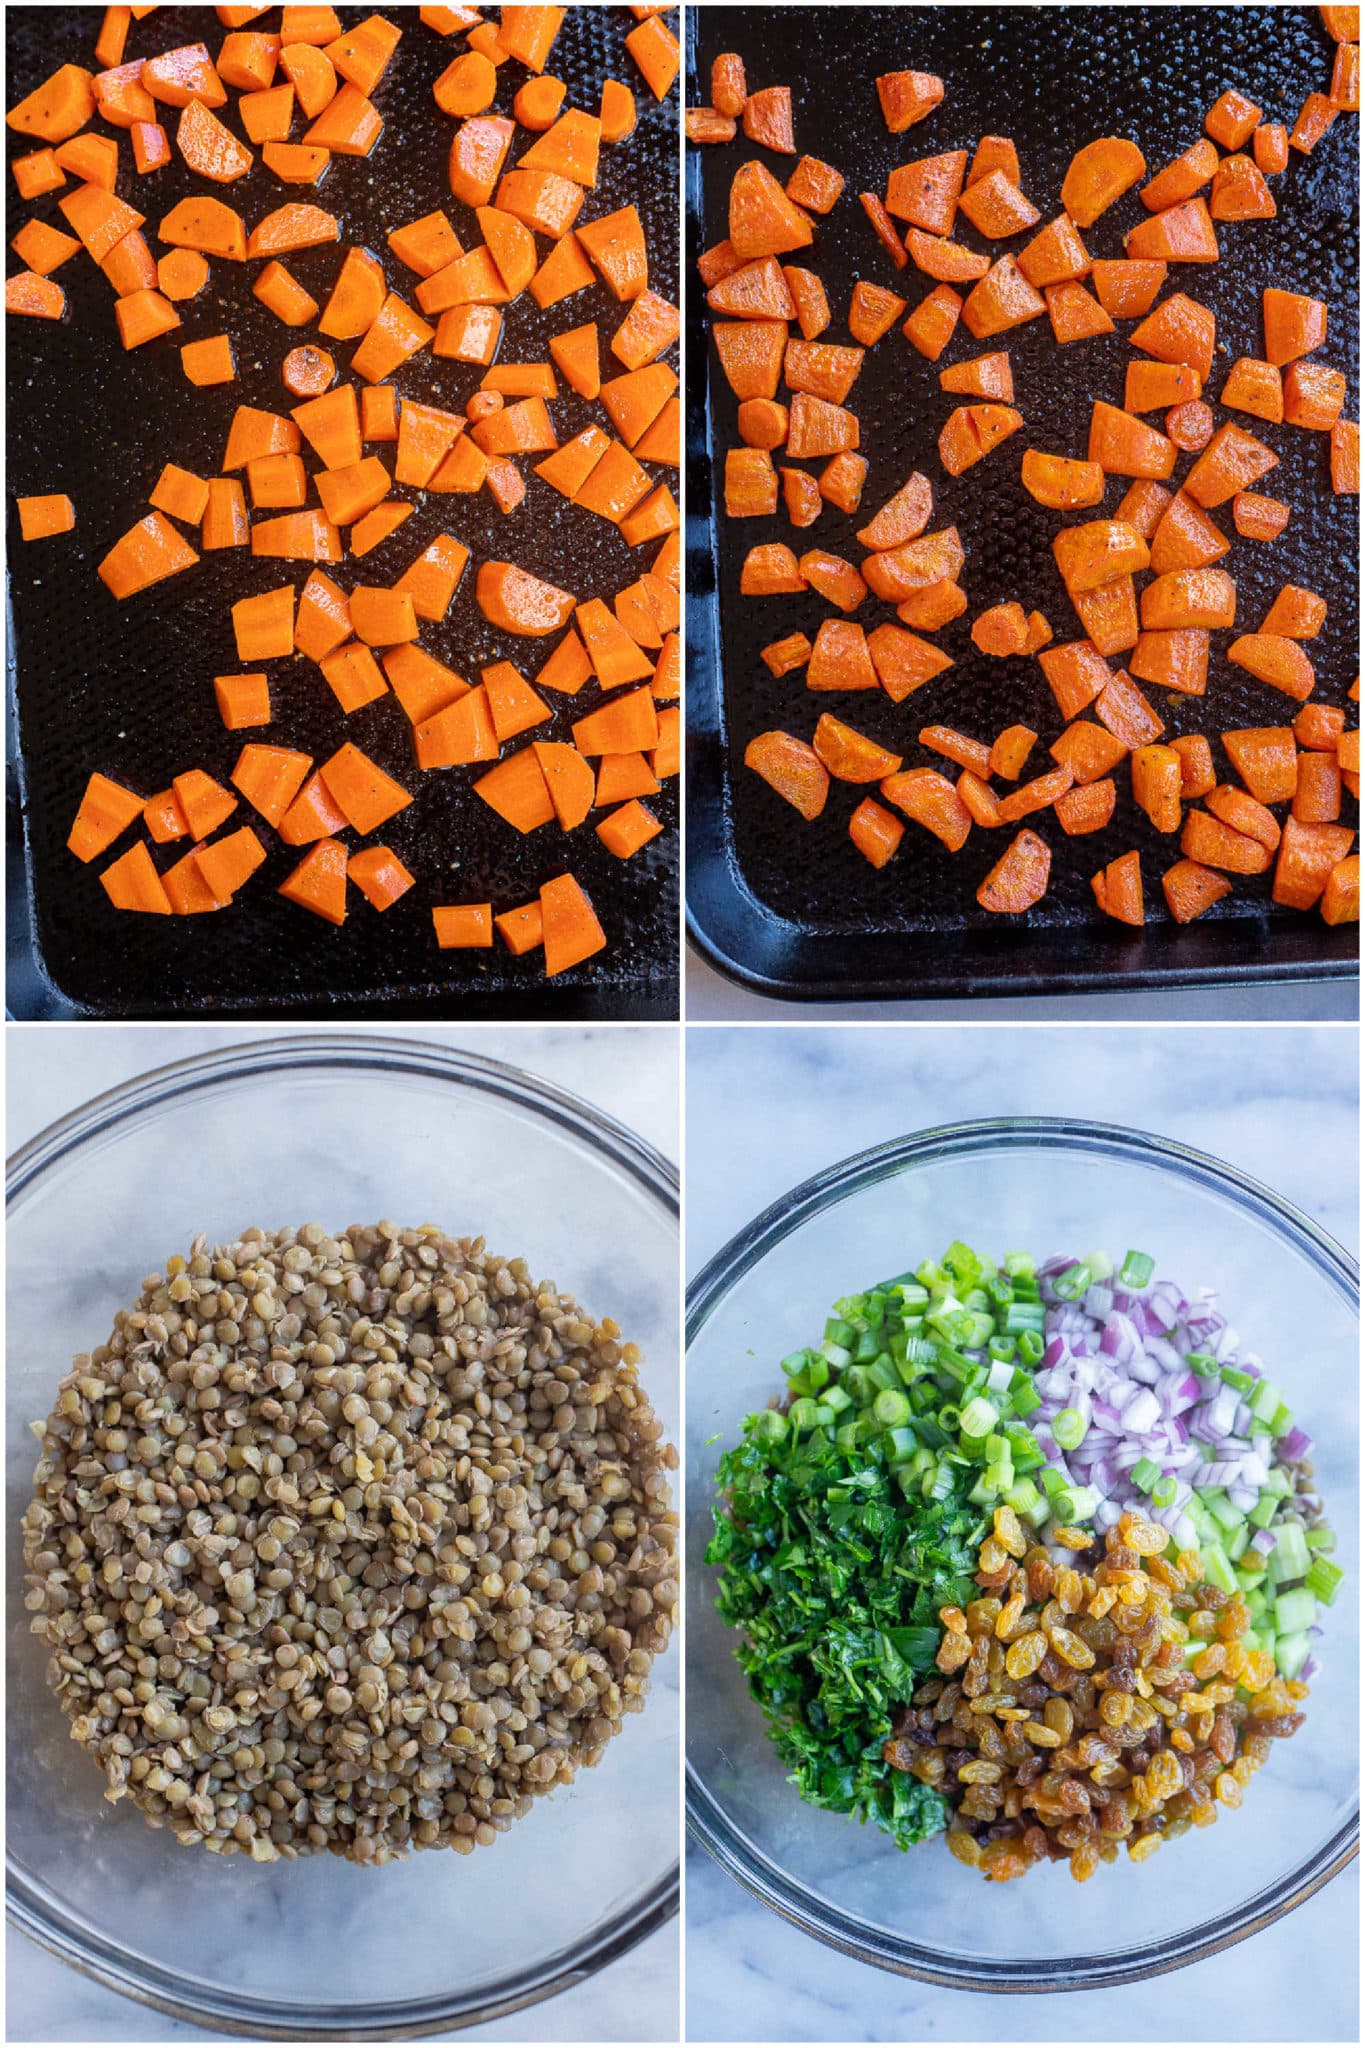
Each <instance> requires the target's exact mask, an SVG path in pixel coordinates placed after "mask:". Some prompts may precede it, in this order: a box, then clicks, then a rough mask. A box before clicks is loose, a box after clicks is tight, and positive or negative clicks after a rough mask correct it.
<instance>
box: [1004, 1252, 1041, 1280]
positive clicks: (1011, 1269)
mask: <svg viewBox="0 0 1365 2048" xmlns="http://www.w3.org/2000/svg"><path fill="white" fill-rule="evenodd" d="M1000 1263H1001V1265H1002V1266H1003V1267H1004V1269H1005V1271H1006V1272H1007V1273H1008V1274H1009V1276H1010V1279H1011V1280H1031V1279H1032V1278H1033V1272H1034V1266H1033V1254H1032V1252H1006V1253H1005V1256H1004V1258H1003V1259H1002V1260H1001V1262H1000Z"/></svg>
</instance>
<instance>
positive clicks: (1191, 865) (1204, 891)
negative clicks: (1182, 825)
mask: <svg viewBox="0 0 1365 2048" xmlns="http://www.w3.org/2000/svg"><path fill="white" fill-rule="evenodd" d="M1191 815H1193V813H1192V814H1191ZM1231 889H1232V884H1231V882H1229V881H1228V879H1227V877H1226V875H1220V874H1218V873H1216V871H1215V870H1214V869H1213V868H1209V867H1205V866H1204V865H1203V864H1202V863H1201V862H1199V861H1196V860H1178V861H1177V862H1176V863H1175V866H1174V867H1170V868H1167V870H1166V872H1165V874H1164V875H1163V876H1162V877H1161V893H1162V895H1163V896H1164V897H1165V898H1166V908H1167V909H1168V910H1169V911H1170V913H1171V916H1172V917H1173V918H1174V919H1175V921H1176V923H1177V924H1189V923H1190V922H1191V921H1192V920H1193V919H1194V918H1196V917H1202V916H1203V915H1204V912H1205V911H1206V910H1208V909H1210V908H1211V907H1212V905H1213V904H1215V903H1217V902H1218V901H1219V900H1220V899H1221V898H1222V897H1224V896H1226V895H1228V894H1229V893H1230V892H1231Z"/></svg>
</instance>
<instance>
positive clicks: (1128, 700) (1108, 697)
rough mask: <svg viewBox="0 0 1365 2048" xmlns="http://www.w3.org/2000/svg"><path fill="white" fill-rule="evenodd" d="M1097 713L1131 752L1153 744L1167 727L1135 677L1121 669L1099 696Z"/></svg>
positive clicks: (1110, 679)
mask: <svg viewBox="0 0 1365 2048" xmlns="http://www.w3.org/2000/svg"><path fill="white" fill-rule="evenodd" d="M1095 715H1096V717H1097V718H1098V719H1099V720H1100V721H1101V723H1102V724H1104V725H1105V726H1107V727H1108V729H1109V731H1110V732H1111V733H1113V734H1114V736H1115V738H1116V739H1120V740H1122V741H1123V744H1124V746H1125V747H1127V748H1128V749H1129V750H1130V751H1131V750H1132V749H1133V748H1135V747H1145V746H1150V745H1151V743H1152V741H1153V740H1157V739H1160V737H1161V735H1162V733H1163V732H1164V731H1165V727H1164V726H1163V725H1162V723H1161V720H1160V719H1159V718H1158V717H1157V715H1156V713H1155V711H1153V709H1152V707H1151V705H1150V704H1149V703H1148V702H1147V699H1146V698H1145V697H1144V696H1143V694H1142V692H1141V690H1139V688H1138V687H1137V684H1136V683H1135V682H1134V681H1133V680H1132V678H1131V676H1129V675H1127V674H1125V672H1124V671H1123V670H1122V669H1119V671H1118V672H1117V674H1115V675H1111V676H1110V678H1109V680H1108V682H1107V683H1106V684H1105V686H1104V688H1103V689H1102V690H1101V691H1100V694H1099V696H1098V697H1097V698H1096V699H1095Z"/></svg>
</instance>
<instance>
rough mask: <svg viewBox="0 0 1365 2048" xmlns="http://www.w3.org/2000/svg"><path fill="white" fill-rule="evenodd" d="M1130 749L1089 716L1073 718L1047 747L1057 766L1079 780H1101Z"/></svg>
mask: <svg viewBox="0 0 1365 2048" xmlns="http://www.w3.org/2000/svg"><path fill="white" fill-rule="evenodd" d="M1002 737H1003V735H1002ZM1127 751H1128V748H1127V746H1126V744H1125V743H1124V741H1123V740H1121V739H1118V738H1116V736H1115V735H1114V734H1113V733H1111V732H1106V731H1105V729H1104V727H1103V726H1101V725H1094V724H1092V723H1091V721H1090V720H1089V719H1088V718H1077V719H1073V721H1072V722H1071V724H1070V725H1068V726H1067V728H1066V730H1065V732H1063V733H1062V734H1061V735H1060V736H1059V737H1058V738H1057V739H1056V740H1054V741H1053V743H1052V745H1051V746H1050V747H1049V748H1048V752H1049V753H1050V754H1051V755H1052V758H1053V760H1054V761H1056V762H1057V764H1058V766H1059V767H1063V768H1069V769H1070V770H1071V773H1072V777H1073V778H1074V780H1075V781H1076V782H1080V783H1086V782H1098V781H1099V780H1100V778H1101V777H1102V776H1105V775H1108V774H1109V773H1110V771H1111V770H1112V769H1114V768H1116V767H1117V766H1118V764H1119V762H1120V761H1121V760H1122V759H1123V757H1124V755H1125V754H1126V753H1127ZM992 759H994V755H992Z"/></svg>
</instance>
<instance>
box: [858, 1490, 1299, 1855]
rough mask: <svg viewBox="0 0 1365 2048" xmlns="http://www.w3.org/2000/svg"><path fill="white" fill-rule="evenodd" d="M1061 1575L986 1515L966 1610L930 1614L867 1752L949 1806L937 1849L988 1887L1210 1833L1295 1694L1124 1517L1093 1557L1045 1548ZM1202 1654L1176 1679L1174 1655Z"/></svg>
mask: <svg viewBox="0 0 1365 2048" xmlns="http://www.w3.org/2000/svg"><path fill="white" fill-rule="evenodd" d="M1057 1533H1058V1537H1059V1541H1060V1542H1061V1544H1062V1547H1063V1548H1065V1549H1068V1550H1069V1551H1070V1553H1071V1555H1072V1556H1073V1558H1074V1560H1075V1561H1074V1563H1072V1564H1064V1565H1059V1564H1055V1563H1054V1562H1053V1559H1052V1557H1051V1556H1050V1555H1049V1553H1048V1551H1047V1550H1045V1549H1043V1548H1042V1547H1040V1546H1039V1545H1036V1544H1031V1543H1030V1542H1029V1540H1028V1538H1027V1537H1026V1535H1025V1532H1024V1529H1023V1526H1022V1524H1021V1523H1020V1521H1019V1519H1018V1517H1017V1515H1015V1513H1014V1511H1013V1509H1011V1508H1009V1507H1001V1508H998V1509H997V1510H996V1513H995V1522H994V1530H993V1533H992V1535H990V1536H988V1537H987V1538H986V1540H985V1542H984V1543H983V1544H982V1546H981V1549H980V1552H979V1555H978V1570H977V1574H976V1578H977V1583H978V1585H979V1586H980V1587H981V1588H982V1597H981V1598H980V1599H979V1600H973V1601H972V1602H971V1603H970V1604H969V1605H968V1607H967V1608H966V1609H965V1610H962V1609H959V1608H956V1607H945V1608H943V1609H942V1610H941V1612H940V1620H941V1621H942V1622H943V1626H944V1636H943V1641H942V1642H941V1644H940V1645H939V1650H938V1656H937V1660H936V1661H937V1664H938V1668H939V1671H940V1672H941V1673H942V1674H943V1675H942V1676H941V1677H939V1678H934V1679H929V1680H928V1681H927V1682H926V1683H925V1684H924V1685H922V1686H921V1687H920V1688H919V1690H918V1691H917V1692H916V1694H915V1697H914V1700H913V1702H912V1704H911V1705H910V1706H909V1707H907V1708H905V1709H904V1710H903V1711H902V1713H901V1715H900V1716H899V1718H898V1720H897V1723H896V1725H895V1727H894V1729H893V1732H892V1735H891V1737H890V1739H889V1740H888V1741H887V1742H886V1744H885V1745H884V1748H883V1752H882V1754H883V1756H884V1757H885V1758H886V1761H887V1762H888V1763H890V1764H892V1765H893V1766H894V1767H895V1768H897V1769H899V1770H905V1771H910V1772H912V1773H913V1774H914V1776H915V1777H917V1778H919V1779H920V1780H921V1781H922V1782H923V1783H924V1784H926V1785H931V1786H933V1787H934V1788H935V1790H937V1791H939V1792H941V1793H942V1794H943V1796H944V1797H945V1798H946V1799H948V1800H949V1801H950V1802H952V1803H953V1817H952V1820H951V1822H950V1823H949V1828H948V1834H947V1843H948V1847H949V1849H950V1851H951V1852H952V1854H953V1855H954V1856H956V1857H957V1859H958V1860H959V1862H962V1863H967V1864H970V1865H971V1866H972V1867H973V1868H975V1869H979V1870H980V1871H981V1873H982V1875H983V1876H985V1877H987V1878H992V1879H995V1880H997V1881H1003V1880H1005V1879H1007V1878H1011V1877H1020V1876H1022V1875H1023V1874H1024V1872H1025V1871H1027V1870H1028V1869H1030V1868H1031V1867H1032V1865H1033V1864H1035V1863H1039V1862H1042V1861H1044V1860H1045V1859H1046V1860H1050V1861H1052V1862H1058V1861H1061V1860H1062V1859H1063V1858H1069V1859H1070V1864H1071V1874H1072V1876H1073V1877H1075V1878H1079V1879H1085V1878H1088V1877H1090V1876H1091V1875H1092V1874H1093V1872H1094V1871H1095V1869H1096V1867H1097V1866H1098V1864H1099V1863H1101V1862H1105V1863H1112V1862H1113V1861H1114V1859H1115V1857H1116V1856H1117V1855H1118V1852H1119V1848H1120V1845H1126V1847H1127V1850H1128V1854H1129V1856H1130V1858H1131V1859H1132V1860H1133V1861H1134V1862H1142V1861H1144V1860H1145V1859H1146V1858H1147V1857H1149V1856H1152V1855H1154V1854H1155V1853H1156V1851H1157V1850H1158V1849H1159V1848H1160V1847H1161V1844H1162V1842H1163V1841H1166V1840H1169V1839H1171V1838H1172V1837H1174V1836H1176V1835H1181V1834H1183V1833H1184V1832H1185V1831H1186V1829H1187V1828H1190V1827H1209V1826H1211V1825H1212V1823H1213V1822H1214V1821H1215V1820H1216V1819H1217V1817H1218V1806H1219V1805H1220V1804H1221V1805H1224V1806H1240V1805H1241V1803H1242V1792H1243V1788H1244V1787H1245V1786H1246V1785H1247V1783H1248V1782H1249V1781H1250V1779H1251V1778H1252V1776H1253V1775H1254V1774H1255V1772H1256V1771H1258V1770H1259V1769H1260V1767H1261V1765H1262V1764H1263V1763H1264V1762H1265V1760H1266V1758H1267V1756H1268V1755H1269V1754H1270V1748H1271V1741H1272V1739H1273V1738H1275V1737H1283V1736H1288V1735H1292V1734H1293V1733H1294V1732H1295V1730H1296V1729H1297V1728H1298V1727H1299V1726H1300V1725H1301V1723H1302V1721H1303V1715H1302V1714H1300V1713H1297V1712H1295V1711H1294V1708H1295V1705H1296V1703H1297V1702H1298V1701H1299V1700H1302V1699H1306V1698H1307V1695H1308V1688H1307V1687H1306V1686H1305V1685H1302V1684H1299V1683H1297V1682H1290V1683H1286V1682H1285V1681H1284V1680H1282V1679H1279V1678H1277V1677H1276V1675H1275V1664H1274V1659H1273V1658H1272V1657H1271V1656H1270V1655H1269V1654H1268V1653H1267V1652H1266V1651H1264V1650H1248V1649H1246V1648H1245V1646H1244V1644H1243V1643H1242V1640H1241V1638H1242V1637H1243V1635H1244V1634H1245V1632H1246V1629H1247V1627H1248V1624H1249V1616H1248V1614H1247V1609H1246V1603H1245V1602H1244V1601H1243V1599H1242V1597H1241V1595H1240V1594H1237V1595H1234V1596H1233V1597H1232V1598H1229V1597H1228V1595H1227V1594H1226V1593H1224V1592H1222V1591H1220V1589H1219V1588H1218V1587H1216V1586H1210V1585H1207V1584H1204V1583H1202V1582H1201V1579H1200V1572H1201V1569H1202V1567H1201V1565H1200V1561H1199V1558H1198V1556H1197V1555H1196V1554H1195V1553H1194V1552H1192V1551H1186V1552H1182V1553H1181V1554H1180V1555H1179V1556H1178V1557H1176V1558H1170V1557H1169V1556H1166V1555H1163V1553H1164V1552H1165V1551H1166V1549H1167V1545H1168V1543H1169V1537H1168V1535H1167V1532H1166V1531H1165V1530H1164V1529H1162V1528H1159V1527H1158V1526H1157V1525H1156V1524H1155V1523H1152V1522H1148V1521H1145V1520H1144V1519H1142V1518H1141V1517H1140V1516H1136V1515H1132V1514H1127V1515H1124V1516H1123V1518H1122V1520H1121V1521H1120V1522H1119V1523H1118V1525H1117V1527H1116V1528H1114V1529H1111V1530H1110V1531H1109V1533H1108V1535H1107V1536H1106V1538H1105V1541H1104V1545H1103V1547H1101V1546H1100V1545H1099V1543H1097V1542H1094V1541H1092V1539H1091V1538H1090V1537H1089V1536H1088V1535H1087V1533H1086V1532H1085V1531H1084V1530H1079V1529H1078V1530H1061V1531H1059V1532H1057ZM1191 1640H1197V1641H1199V1642H1202V1643H1203V1644H1204V1647H1203V1648H1202V1649H1201V1650H1200V1651H1199V1652H1198V1654H1197V1655H1196V1656H1195V1657H1193V1658H1192V1659H1190V1660H1189V1661H1188V1662H1187V1659H1186V1647H1185V1646H1186V1645H1187V1644H1188V1643H1189V1642H1190V1641H1191Z"/></svg>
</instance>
